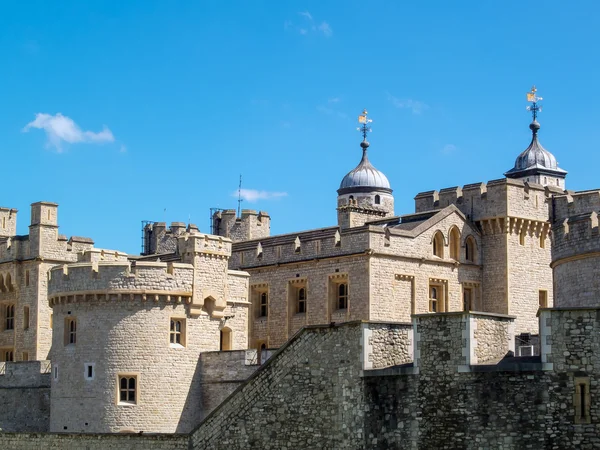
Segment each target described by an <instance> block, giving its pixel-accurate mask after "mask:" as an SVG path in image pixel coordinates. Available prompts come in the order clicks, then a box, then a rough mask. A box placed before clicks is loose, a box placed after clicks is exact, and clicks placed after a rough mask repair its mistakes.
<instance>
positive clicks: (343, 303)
mask: <svg viewBox="0 0 600 450" xmlns="http://www.w3.org/2000/svg"><path fill="white" fill-rule="evenodd" d="M336 303H337V309H348V283H340V284H338V286H337V302H336Z"/></svg>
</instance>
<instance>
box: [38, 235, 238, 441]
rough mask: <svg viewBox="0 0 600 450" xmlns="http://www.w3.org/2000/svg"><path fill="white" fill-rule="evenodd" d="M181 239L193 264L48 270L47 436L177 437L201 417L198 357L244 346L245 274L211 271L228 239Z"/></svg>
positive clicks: (119, 264) (121, 263) (226, 248)
mask: <svg viewBox="0 0 600 450" xmlns="http://www.w3.org/2000/svg"><path fill="white" fill-rule="evenodd" d="M181 239H184V240H186V242H185V243H186V247H185V248H184V249H183V251H185V253H186V255H187V256H189V258H190V259H192V256H193V255H199V256H197V257H196V258H195V259H198V261H196V260H194V262H192V263H190V264H187V263H163V262H154V261H153V262H142V261H137V262H135V263H130V262H129V261H116V262H98V263H75V264H69V265H65V266H58V267H55V268H54V269H52V270H51V277H50V280H49V285H48V289H49V295H48V297H49V302H50V306H51V307H52V310H53V318H54V320H53V340H52V350H51V359H52V375H51V382H52V396H51V413H50V431H52V432H79V433H82V432H83V433H85V432H89V433H118V432H124V431H128V432H142V431H143V432H160V433H186V432H189V431H190V430H191V429H192V428H193V427H194V426H196V425H197V424H198V423H199V422H200V420H201V419H202V417H203V416H204V415H205V414H206V411H205V410H204V409H203V408H204V405H203V399H202V397H203V394H202V392H203V391H202V383H201V377H202V375H201V373H200V370H201V367H200V365H199V363H198V361H199V359H198V358H199V355H200V353H201V352H206V351H218V350H241V349H246V348H247V331H246V330H247V326H248V323H247V305H246V303H247V301H246V299H247V295H246V294H245V292H246V291H247V289H248V277H247V274H244V273H243V272H233V273H229V272H228V271H227V270H226V269H225V270H220V269H219V268H213V265H214V262H215V261H217V262H218V261H221V260H222V261H225V264H226V261H227V254H230V241H229V240H225V239H223V238H218V237H216V236H207V235H200V234H198V235H195V236H186V237H184V238H181ZM192 241H193V242H192ZM213 244H214V245H213ZM219 245H220V246H221V247H219ZM203 254H206V255H207V256H206V258H210V261H200V260H199V258H201V256H202V255H203ZM211 261H212V263H213V264H212V265H211Z"/></svg>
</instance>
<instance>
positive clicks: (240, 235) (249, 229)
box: [212, 209, 271, 242]
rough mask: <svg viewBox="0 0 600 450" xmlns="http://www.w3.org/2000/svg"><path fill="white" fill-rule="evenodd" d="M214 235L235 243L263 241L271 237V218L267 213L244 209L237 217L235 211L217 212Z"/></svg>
mask: <svg viewBox="0 0 600 450" xmlns="http://www.w3.org/2000/svg"><path fill="white" fill-rule="evenodd" d="M212 226H213V231H212V232H213V234H215V235H217V236H223V237H226V238H229V239H231V240H232V241H233V242H242V241H249V240H251V239H261V238H265V237H269V236H270V235H271V217H270V216H269V214H268V213H267V212H266V211H258V212H257V211H255V210H253V209H242V215H241V217H237V214H236V212H235V209H225V210H222V211H217V212H215V213H214V215H213V217H212Z"/></svg>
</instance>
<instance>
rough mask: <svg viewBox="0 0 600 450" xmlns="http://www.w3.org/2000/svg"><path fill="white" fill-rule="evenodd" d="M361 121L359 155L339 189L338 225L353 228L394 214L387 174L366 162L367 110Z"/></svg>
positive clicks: (360, 117)
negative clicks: (361, 133) (360, 156)
mask: <svg viewBox="0 0 600 450" xmlns="http://www.w3.org/2000/svg"><path fill="white" fill-rule="evenodd" d="M359 122H360V123H363V141H362V142H361V143H360V146H361V148H362V158H361V160H360V162H359V163H358V166H356V167H355V168H354V169H352V170H351V171H350V172H348V174H346V176H345V177H344V178H343V179H342V182H341V183H340V188H339V189H338V191H337V193H338V198H337V211H338V225H339V226H340V227H341V228H343V229H344V228H352V227H358V226H361V225H364V224H365V223H366V222H368V221H370V220H377V219H379V218H382V217H387V216H393V215H394V197H393V196H392V188H391V187H390V182H389V181H388V179H387V177H386V176H385V175H384V174H383V172H380V171H379V170H377V169H376V168H375V167H374V166H373V165H372V164H371V162H370V161H369V156H368V148H369V145H370V144H369V142H368V141H367V134H366V133H367V131H369V129H368V128H367V127H366V124H367V123H368V122H370V119H367V111H366V110H365V111H363V114H362V115H361V116H359Z"/></svg>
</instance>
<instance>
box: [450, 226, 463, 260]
mask: <svg viewBox="0 0 600 450" xmlns="http://www.w3.org/2000/svg"><path fill="white" fill-rule="evenodd" d="M448 236H449V241H450V242H449V246H450V258H452V259H454V260H455V261H458V258H459V254H460V232H459V231H458V228H457V227H452V229H451V230H450V233H449V235H448Z"/></svg>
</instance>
